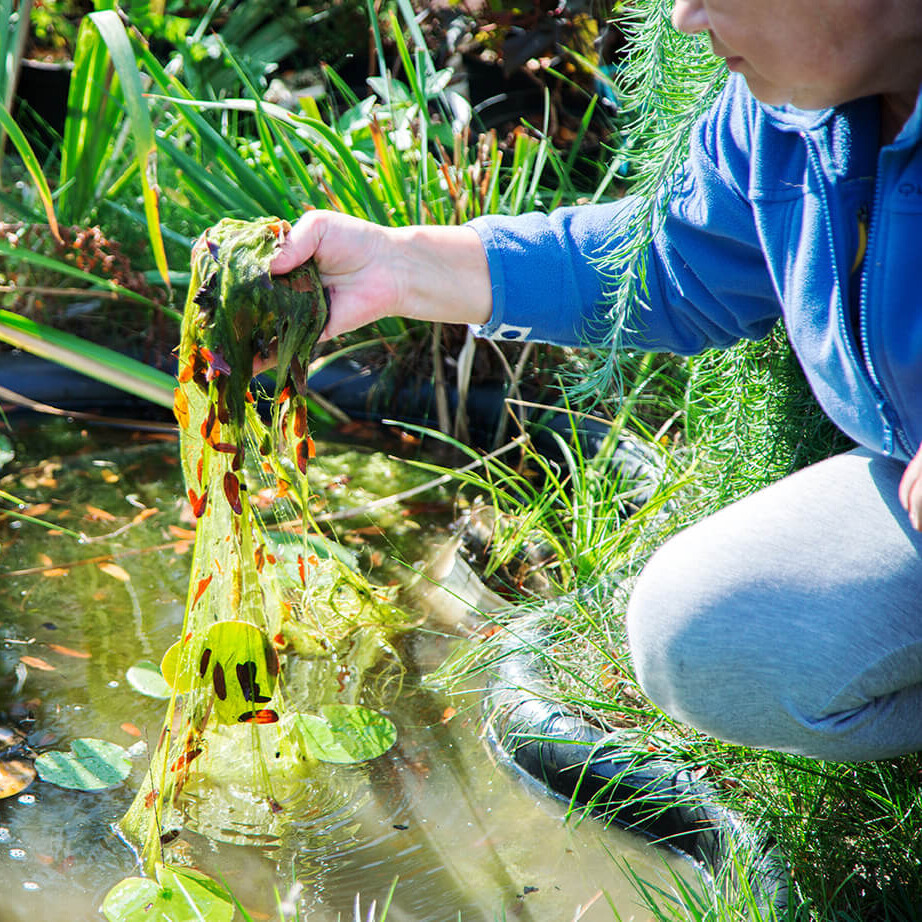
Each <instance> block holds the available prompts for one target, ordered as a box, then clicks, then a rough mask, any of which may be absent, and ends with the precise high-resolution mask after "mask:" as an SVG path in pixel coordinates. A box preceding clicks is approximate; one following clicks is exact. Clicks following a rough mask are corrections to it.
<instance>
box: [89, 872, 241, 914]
mask: <svg viewBox="0 0 922 922" xmlns="http://www.w3.org/2000/svg"><path fill="white" fill-rule="evenodd" d="M155 873H156V877H157V879H156V880H153V879H152V878H150V877H126V878H125V879H124V880H120V881H119V882H118V883H117V884H116V885H115V886H114V887H113V888H112V889H111V890H110V891H109V892H108V893H107V894H106V898H105V899H104V900H103V902H102V912H103V915H104V916H105V917H106V918H107V919H108V920H109V922H231V919H233V916H234V903H233V900H232V898H231V896H230V894H228V893H227V891H226V890H224V888H223V887H221V886H220V885H219V884H218V883H217V882H216V881H214V880H212V879H211V878H210V877H208V876H207V875H206V874H202V873H201V872H200V871H194V870H192V869H191V868H177V867H171V866H168V865H162V864H160V865H157V867H156V869H155Z"/></svg>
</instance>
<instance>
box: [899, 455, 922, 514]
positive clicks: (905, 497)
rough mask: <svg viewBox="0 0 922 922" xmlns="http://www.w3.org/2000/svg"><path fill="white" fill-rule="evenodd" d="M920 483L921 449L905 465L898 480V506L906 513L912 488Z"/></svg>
mask: <svg viewBox="0 0 922 922" xmlns="http://www.w3.org/2000/svg"><path fill="white" fill-rule="evenodd" d="M920 481H922V447H920V448H919V450H918V451H917V452H916V455H915V457H914V458H913V459H912V460H911V461H910V462H909V464H907V465H906V470H905V471H903V476H902V478H901V479H900V488H899V497H900V504H901V505H902V507H903V508H904V509H905V510H906V511H907V512H908V511H909V496H910V493H911V491H912V488H913V486H914V485H915V484H916V483H919V482H920Z"/></svg>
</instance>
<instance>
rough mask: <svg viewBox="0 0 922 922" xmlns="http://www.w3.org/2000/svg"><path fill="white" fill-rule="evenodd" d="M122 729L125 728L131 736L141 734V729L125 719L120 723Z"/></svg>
mask: <svg viewBox="0 0 922 922" xmlns="http://www.w3.org/2000/svg"><path fill="white" fill-rule="evenodd" d="M120 727H121V729H122V730H124V731H125V732H126V733H127V734H128V735H129V736H140V735H141V731H140V730H139V729H138V728H137V727H136V726H135V725H134V724H133V723H131V722H130V721H127V720H126V721H125V723H123V724H120Z"/></svg>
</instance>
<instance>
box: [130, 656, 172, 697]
mask: <svg viewBox="0 0 922 922" xmlns="http://www.w3.org/2000/svg"><path fill="white" fill-rule="evenodd" d="M125 678H126V679H127V680H128V684H129V685H130V686H131V687H132V688H133V689H134V690H135V691H137V692H140V693H141V694H142V695H147V697H148V698H169V697H170V696H171V695H172V694H173V692H172V690H171V689H170V686H169V685H168V684H167V682H166V679H164V678H163V673H161V672H160V667H159V666H158V665H157V664H156V663H150V662H148V661H147V660H141V661H140V662H137V663H135V664H134V665H133V666H129V667H128V671H127V672H126V673H125Z"/></svg>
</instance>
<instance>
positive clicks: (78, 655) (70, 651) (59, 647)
mask: <svg viewBox="0 0 922 922" xmlns="http://www.w3.org/2000/svg"><path fill="white" fill-rule="evenodd" d="M47 646H48V649H49V650H54V652H55V653H60V654H61V655H62V656H72V657H73V658H74V659H89V658H90V656H91V655H92V654H90V653H87V652H86V650H75V649H74V648H73V647H65V646H64V645H63V644H59V643H50V644H48V645H47Z"/></svg>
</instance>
